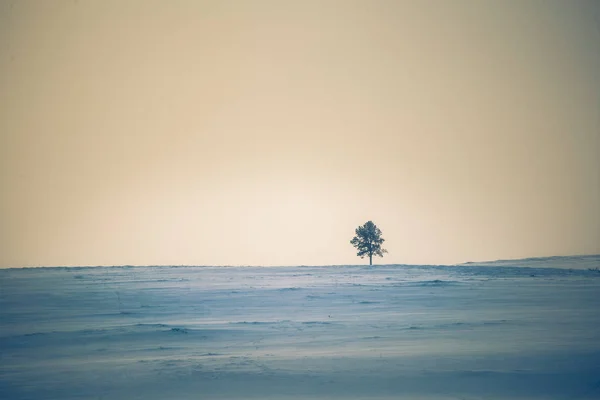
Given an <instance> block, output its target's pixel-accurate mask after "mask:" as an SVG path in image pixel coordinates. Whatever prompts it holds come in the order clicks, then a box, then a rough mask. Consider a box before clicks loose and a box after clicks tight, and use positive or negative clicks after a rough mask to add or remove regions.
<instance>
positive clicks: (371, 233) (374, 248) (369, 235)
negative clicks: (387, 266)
mask: <svg viewBox="0 0 600 400" xmlns="http://www.w3.org/2000/svg"><path fill="white" fill-rule="evenodd" d="M355 233H356V236H354V237H353V238H352V240H351V241H350V244H351V245H352V246H354V247H356V249H357V250H358V252H357V253H356V255H357V256H359V257H360V258H364V257H365V256H369V265H373V255H376V256H379V257H383V253H387V250H386V249H382V248H381V244H382V243H383V242H385V239H384V238H382V237H381V229H379V228H378V227H377V225H375V224H374V223H373V221H367V222H366V223H365V224H364V225H362V226H359V227H358V228H356V230H355Z"/></svg>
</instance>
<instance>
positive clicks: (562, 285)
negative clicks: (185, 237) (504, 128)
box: [0, 256, 600, 400]
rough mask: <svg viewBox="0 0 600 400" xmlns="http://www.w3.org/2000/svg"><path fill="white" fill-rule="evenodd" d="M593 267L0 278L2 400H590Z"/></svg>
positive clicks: (530, 263) (596, 367)
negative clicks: (167, 399)
mask: <svg viewBox="0 0 600 400" xmlns="http://www.w3.org/2000/svg"><path fill="white" fill-rule="evenodd" d="M540 260H541V261H540ZM557 263H558V264H559V265H560V267H562V268H560V267H559V268H556V266H557ZM582 265H585V266H586V268H581V266H582ZM565 266H566V267H565ZM569 266H571V267H572V269H569V268H571V267H569ZM598 266H600V257H598V256H587V257H571V258H570V259H565V258H549V259H535V260H512V261H502V262H499V263H496V264H494V263H482V264H463V265H457V266H408V265H394V266H389V265H388V266H373V267H368V266H328V267H268V268H266V267H262V268H261V267H89V268H88V267H81V268H79V267H78V268H32V269H8V270H0V398H1V399H75V398H77V399H81V398H86V399H145V400H149V399H166V398H170V399H283V400H285V399H422V400H424V399H430V400H432V399H467V400H475V399H561V400H563V399H564V400H566V399H600V303H599V299H600V297H599V296H600V273H599V272H598V271H595V270H590V269H588V268H594V267H598ZM545 267H549V268H545Z"/></svg>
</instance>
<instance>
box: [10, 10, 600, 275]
mask: <svg viewBox="0 0 600 400" xmlns="http://www.w3.org/2000/svg"><path fill="white" fill-rule="evenodd" d="M599 4H600V3H598V2H595V1H562V0H560V1H551V0H545V1H528V0H513V1H509V0H507V1H475V0H471V1H459V0H453V1H450V0H446V1H444V0H437V1H366V0H365V1H345V0H343V1H342V0H340V1H262V0H261V1H172V0H171V1H163V0H161V1H153V0H143V1H142V0H140V1H134V0H114V1H112V0H103V1H100V0H98V1H83V0H81V1H61V0H53V1H42V0H39V1H4V0H0V140H1V142H0V162H1V171H0V172H1V175H0V190H1V193H2V197H1V199H0V218H1V222H0V267H19V266H39V265H120V264H133V265H156V264H176V265H179V264H191V265H300V264H306V265H308V264H311V265H321V264H349V263H350V264H357V263H364V262H365V261H364V260H360V259H359V258H357V257H356V256H355V250H354V249H353V248H352V247H351V245H350V244H349V240H350V239H351V238H352V236H353V233H354V228H355V227H356V226H358V225H359V224H362V223H364V222H366V221H367V220H369V219H371V220H373V221H374V222H375V223H376V224H377V225H378V226H379V227H380V228H381V229H382V231H383V234H384V237H385V238H386V239H387V241H386V243H385V245H386V246H385V247H386V248H387V249H388V250H389V254H387V255H386V257H385V258H383V259H377V260H376V261H377V262H378V263H456V262H464V261H469V260H487V259H498V258H519V257H529V256H545V255H566V254H591V253H600V5H599Z"/></svg>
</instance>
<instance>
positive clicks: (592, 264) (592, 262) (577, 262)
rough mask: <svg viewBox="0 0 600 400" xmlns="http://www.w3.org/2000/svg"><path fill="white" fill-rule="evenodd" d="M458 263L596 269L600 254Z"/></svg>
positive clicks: (490, 265) (599, 261)
mask: <svg viewBox="0 0 600 400" xmlns="http://www.w3.org/2000/svg"><path fill="white" fill-rule="evenodd" d="M458 265H473V266H489V267H532V268H565V269H569V268H572V269H594V268H600V254H592V255H583V256H553V257H533V258H522V259H516V260H496V261H477V262H466V263H462V264H458Z"/></svg>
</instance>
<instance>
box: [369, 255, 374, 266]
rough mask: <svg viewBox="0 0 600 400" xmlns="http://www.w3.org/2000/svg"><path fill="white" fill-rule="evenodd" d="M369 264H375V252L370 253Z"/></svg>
mask: <svg viewBox="0 0 600 400" xmlns="http://www.w3.org/2000/svg"><path fill="white" fill-rule="evenodd" d="M369 265H373V254H369Z"/></svg>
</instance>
